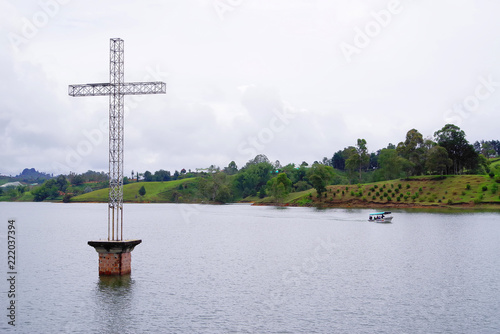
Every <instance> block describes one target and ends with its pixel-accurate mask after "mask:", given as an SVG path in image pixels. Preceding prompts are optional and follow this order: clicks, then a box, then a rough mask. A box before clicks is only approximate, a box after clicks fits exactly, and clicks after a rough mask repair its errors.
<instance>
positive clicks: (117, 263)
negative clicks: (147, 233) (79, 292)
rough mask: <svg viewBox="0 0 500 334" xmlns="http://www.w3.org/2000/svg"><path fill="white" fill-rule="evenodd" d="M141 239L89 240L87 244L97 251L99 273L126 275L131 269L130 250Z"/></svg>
mask: <svg viewBox="0 0 500 334" xmlns="http://www.w3.org/2000/svg"><path fill="white" fill-rule="evenodd" d="M141 242H142V240H124V241H107V240H97V241H89V242H88V244H89V245H90V246H92V247H94V248H95V250H96V251H97V253H99V275H106V276H113V275H120V276H121V275H127V274H130V272H131V271H132V268H131V262H132V261H131V260H132V254H131V252H132V251H133V250H134V247H135V246H137V245H138V244H140V243H141Z"/></svg>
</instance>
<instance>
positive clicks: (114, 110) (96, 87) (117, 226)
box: [68, 38, 166, 241]
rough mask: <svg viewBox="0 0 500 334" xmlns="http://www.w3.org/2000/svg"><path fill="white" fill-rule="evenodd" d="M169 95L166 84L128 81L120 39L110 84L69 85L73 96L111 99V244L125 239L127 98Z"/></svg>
mask: <svg viewBox="0 0 500 334" xmlns="http://www.w3.org/2000/svg"><path fill="white" fill-rule="evenodd" d="M165 93H166V84H165V83H164V82H160V81H156V82H131V83H126V82H125V80H124V43H123V40H122V39H120V38H111V40H110V59H109V83H94V84H83V85H70V86H69V89H68V94H69V95H70V96H106V95H107V96H109V199H108V241H122V240H123V146H124V127H123V126H124V97H125V95H138V94H165Z"/></svg>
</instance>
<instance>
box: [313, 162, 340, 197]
mask: <svg viewBox="0 0 500 334" xmlns="http://www.w3.org/2000/svg"><path fill="white" fill-rule="evenodd" d="M333 176H334V170H333V168H332V167H330V166H325V165H322V164H315V165H313V166H312V167H311V168H309V170H308V173H307V178H308V179H309V182H310V183H311V184H312V186H313V187H314V189H316V192H317V193H318V198H320V197H321V194H322V193H324V192H325V191H326V186H327V185H328V184H329V182H330V180H331V179H332V178H333Z"/></svg>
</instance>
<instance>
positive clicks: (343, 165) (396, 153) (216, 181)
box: [23, 124, 500, 203]
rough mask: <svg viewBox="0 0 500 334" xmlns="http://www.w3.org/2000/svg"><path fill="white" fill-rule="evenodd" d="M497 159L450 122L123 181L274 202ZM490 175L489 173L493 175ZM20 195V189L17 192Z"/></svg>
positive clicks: (55, 184) (57, 189)
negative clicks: (329, 149)
mask: <svg viewBox="0 0 500 334" xmlns="http://www.w3.org/2000/svg"><path fill="white" fill-rule="evenodd" d="M497 156H500V142H499V141H498V140H491V141H484V140H483V141H480V142H479V141H478V142H475V143H474V144H470V143H469V142H468V141H467V139H466V135H465V132H464V131H463V130H461V129H460V128H459V127H457V126H456V125H453V124H446V125H445V126H444V127H443V128H442V129H440V130H438V131H436V132H435V133H434V136H433V137H432V138H424V137H423V135H422V134H421V133H420V132H419V131H418V130H416V129H411V130H409V131H408V132H407V134H406V138H405V140H404V141H401V142H400V143H398V144H397V145H394V144H391V143H389V144H388V145H387V147H385V148H382V149H379V150H377V151H375V152H369V150H368V143H367V141H366V140H365V139H362V138H359V139H357V142H356V144H355V145H352V146H349V147H346V148H344V149H343V150H339V151H337V152H335V153H334V154H333V156H332V158H326V157H325V158H323V159H322V160H321V161H315V162H314V163H313V164H312V165H311V166H310V165H309V164H308V163H307V162H305V161H304V162H302V163H301V164H300V165H295V164H293V163H289V164H287V165H285V166H282V165H281V163H280V162H279V161H275V162H271V161H270V160H269V159H268V158H267V157H266V156H265V155H262V154H260V155H257V156H256V157H255V158H253V159H251V160H249V161H248V162H247V163H246V164H245V165H244V166H243V167H242V168H240V169H239V168H238V166H237V165H236V163H235V162H234V161H231V162H230V163H229V164H228V166H227V167H224V168H220V167H217V166H214V165H212V166H210V167H209V168H207V169H204V170H197V171H196V172H193V171H191V170H189V171H186V169H182V170H180V171H177V170H176V171H175V172H174V173H173V174H171V173H170V171H167V170H163V169H160V170H158V171H155V172H154V173H152V172H150V171H145V172H144V173H139V172H137V171H135V172H134V171H132V172H131V174H130V177H128V176H126V177H124V180H123V181H124V184H127V183H130V182H155V181H156V182H162V181H172V180H179V179H184V178H197V180H198V183H197V188H198V192H199V194H200V195H201V197H202V198H204V199H206V200H207V201H211V202H231V201H238V200H241V199H245V198H248V197H255V196H257V197H260V198H263V197H266V196H271V197H273V198H274V200H275V202H277V203H279V202H281V201H283V199H284V198H285V197H286V196H287V195H288V194H289V193H290V192H298V191H304V190H309V189H312V188H314V189H315V190H316V192H317V194H318V196H321V195H322V193H324V192H325V191H326V186H327V185H330V184H352V183H368V182H377V181H383V180H390V179H396V178H407V177H410V176H418V175H445V174H463V173H468V174H488V173H492V172H491V171H490V170H489V166H488V165H489V163H488V158H492V157H497ZM493 176H494V175H493ZM108 183H109V182H108V175H107V174H106V173H104V172H94V171H87V172H86V173H83V174H74V173H70V174H69V175H67V176H64V175H60V176H58V177H57V178H54V179H50V180H48V181H46V182H45V183H44V184H43V185H42V186H39V187H35V188H34V189H33V190H32V191H31V193H32V194H33V196H34V199H35V201H41V200H44V199H55V198H57V197H58V196H61V195H65V198H66V199H67V200H69V197H70V196H71V195H78V194H81V193H85V192H88V191H93V190H96V189H100V188H105V187H107V186H108ZM23 192H24V190H23Z"/></svg>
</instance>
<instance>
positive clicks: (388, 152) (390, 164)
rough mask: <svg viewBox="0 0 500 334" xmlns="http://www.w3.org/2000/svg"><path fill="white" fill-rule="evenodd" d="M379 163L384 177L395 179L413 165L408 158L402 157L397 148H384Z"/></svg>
mask: <svg viewBox="0 0 500 334" xmlns="http://www.w3.org/2000/svg"><path fill="white" fill-rule="evenodd" d="M378 164H379V166H380V172H379V173H382V174H383V178H384V179H386V180H393V179H397V178H399V177H401V176H402V175H403V173H404V172H405V170H408V168H409V167H411V166H412V164H411V162H409V161H408V160H407V159H405V158H403V157H400V156H399V155H398V153H397V151H396V150H395V149H388V148H384V149H382V150H381V151H380V154H379V157H378Z"/></svg>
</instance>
